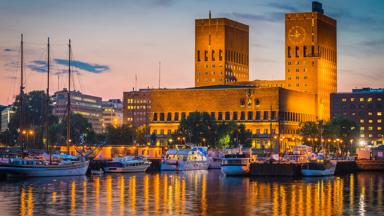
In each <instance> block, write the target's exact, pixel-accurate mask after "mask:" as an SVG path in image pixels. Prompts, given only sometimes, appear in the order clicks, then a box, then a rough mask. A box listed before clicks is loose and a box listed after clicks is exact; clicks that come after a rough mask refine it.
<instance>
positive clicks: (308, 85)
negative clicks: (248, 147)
mask: <svg viewBox="0 0 384 216" xmlns="http://www.w3.org/2000/svg"><path fill="white" fill-rule="evenodd" d="M195 24H196V27H195V28H196V38H195V87H194V88H185V89H143V90H139V91H131V92H124V99H123V101H124V102H123V103H124V123H127V124H132V125H134V126H142V125H147V126H148V125H149V128H150V129H149V131H148V132H149V133H151V134H157V136H158V137H159V138H161V139H163V140H160V142H163V144H164V143H166V139H167V138H169V137H170V134H172V133H174V132H175V130H176V129H177V127H178V125H179V122H180V121H181V119H182V118H186V117H188V115H189V113H191V112H196V111H198V112H207V113H209V114H211V116H214V118H215V119H216V120H217V121H235V122H238V123H243V124H244V125H245V126H246V128H247V129H249V130H250V131H251V132H252V134H253V142H254V145H255V146H256V147H263V146H264V147H265V146H266V145H268V143H269V144H270V143H275V142H274V141H273V139H272V138H275V137H276V136H275V135H278V137H283V139H284V138H285V139H286V140H285V141H283V140H281V141H282V142H281V143H284V142H287V143H288V144H295V143H299V140H297V138H298V137H299V136H298V129H299V124H300V122H303V121H316V120H318V119H326V120H327V119H329V118H330V109H329V105H330V93H332V92H335V91H336V21H335V20H333V19H331V18H329V17H327V16H325V15H324V14H323V10H322V7H321V4H319V3H316V2H314V3H313V11H312V12H308V13H292V14H287V15H286V33H285V37H286V46H285V49H286V55H285V58H286V79H285V80H254V81H249V71H248V65H249V64H248V59H249V56H248V53H249V48H248V47H249V33H248V32H249V27H248V26H247V25H244V24H241V23H238V22H236V21H232V20H228V19H225V18H214V19H213V18H211V16H209V18H208V19H198V20H196V23H195ZM312 51H313V52H312ZM221 55H222V56H221ZM220 56H221V57H220ZM275 139H276V138H275ZM295 140H296V141H295Z"/></svg>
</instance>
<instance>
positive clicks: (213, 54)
mask: <svg viewBox="0 0 384 216" xmlns="http://www.w3.org/2000/svg"><path fill="white" fill-rule="evenodd" d="M211 59H212V61H215V50H212V55H211Z"/></svg>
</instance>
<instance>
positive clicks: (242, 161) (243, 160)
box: [221, 154, 253, 175]
mask: <svg viewBox="0 0 384 216" xmlns="http://www.w3.org/2000/svg"><path fill="white" fill-rule="evenodd" d="M252 161H253V159H252V158H251V157H250V155H248V154H229V155H225V157H224V158H223V159H222V164H221V172H222V173H223V174H225V175H246V174H248V173H249V167H250V165H251V162H252Z"/></svg>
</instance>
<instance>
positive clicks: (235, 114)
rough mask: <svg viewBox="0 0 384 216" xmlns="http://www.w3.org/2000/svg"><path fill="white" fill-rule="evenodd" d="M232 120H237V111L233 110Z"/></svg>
mask: <svg viewBox="0 0 384 216" xmlns="http://www.w3.org/2000/svg"><path fill="white" fill-rule="evenodd" d="M233 120H235V121H236V120H238V115H237V112H233Z"/></svg>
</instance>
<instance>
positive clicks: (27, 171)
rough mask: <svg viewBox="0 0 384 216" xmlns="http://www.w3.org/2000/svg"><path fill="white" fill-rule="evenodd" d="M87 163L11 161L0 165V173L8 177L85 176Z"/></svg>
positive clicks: (81, 161)
mask: <svg viewBox="0 0 384 216" xmlns="http://www.w3.org/2000/svg"><path fill="white" fill-rule="evenodd" d="M88 166H89V161H84V160H79V161H65V162H61V163H49V162H47V161H41V160H28V159H12V160H10V161H9V162H8V163H1V164H0V172H1V173H3V174H5V175H6V176H8V177H55V176H77V175H85V173H86V172H87V170H88Z"/></svg>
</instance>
